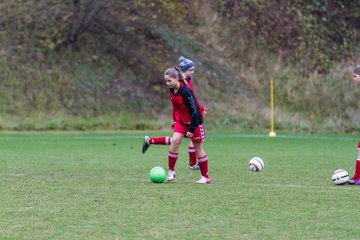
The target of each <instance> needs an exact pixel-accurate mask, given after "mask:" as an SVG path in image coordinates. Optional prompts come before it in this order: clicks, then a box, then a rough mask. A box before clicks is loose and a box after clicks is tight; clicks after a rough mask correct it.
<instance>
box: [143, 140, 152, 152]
mask: <svg viewBox="0 0 360 240" xmlns="http://www.w3.org/2000/svg"><path fill="white" fill-rule="evenodd" d="M149 140H150V137H149V136H145V137H144V144H143V147H142V153H145V152H146V150H148V148H149V147H150V143H149Z"/></svg>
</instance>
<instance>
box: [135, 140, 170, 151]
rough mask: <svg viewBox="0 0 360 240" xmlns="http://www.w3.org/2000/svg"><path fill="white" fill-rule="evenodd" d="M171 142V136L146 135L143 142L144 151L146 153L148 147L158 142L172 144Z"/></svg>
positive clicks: (159, 143) (158, 143)
mask: <svg viewBox="0 0 360 240" xmlns="http://www.w3.org/2000/svg"><path fill="white" fill-rule="evenodd" d="M170 143H171V138H170V137H168V136H163V137H149V136H145V137H144V143H143V147H142V153H145V152H146V150H148V148H149V147H150V145H152V144H156V145H170Z"/></svg>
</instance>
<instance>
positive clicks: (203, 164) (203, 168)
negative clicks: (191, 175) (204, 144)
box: [198, 155, 209, 178]
mask: <svg viewBox="0 0 360 240" xmlns="http://www.w3.org/2000/svg"><path fill="white" fill-rule="evenodd" d="M198 162H199V167H200V172H201V176H203V177H206V178H209V175H208V157H207V155H205V156H203V157H201V158H199V159H198Z"/></svg>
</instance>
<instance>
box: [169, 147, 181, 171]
mask: <svg viewBox="0 0 360 240" xmlns="http://www.w3.org/2000/svg"><path fill="white" fill-rule="evenodd" d="M178 156H179V153H173V152H170V151H169V153H168V166H169V170H171V171H175V164H176V160H177V159H178Z"/></svg>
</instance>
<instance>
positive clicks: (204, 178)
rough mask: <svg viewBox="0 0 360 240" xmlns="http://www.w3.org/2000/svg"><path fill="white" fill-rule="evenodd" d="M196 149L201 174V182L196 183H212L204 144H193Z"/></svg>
mask: <svg viewBox="0 0 360 240" xmlns="http://www.w3.org/2000/svg"><path fill="white" fill-rule="evenodd" d="M193 144H194V147H195V152H196V155H197V157H198V162H199V168H200V172H201V178H200V180H198V181H196V183H210V177H209V174H208V157H207V155H206V153H205V151H204V148H203V146H202V142H193Z"/></svg>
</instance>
